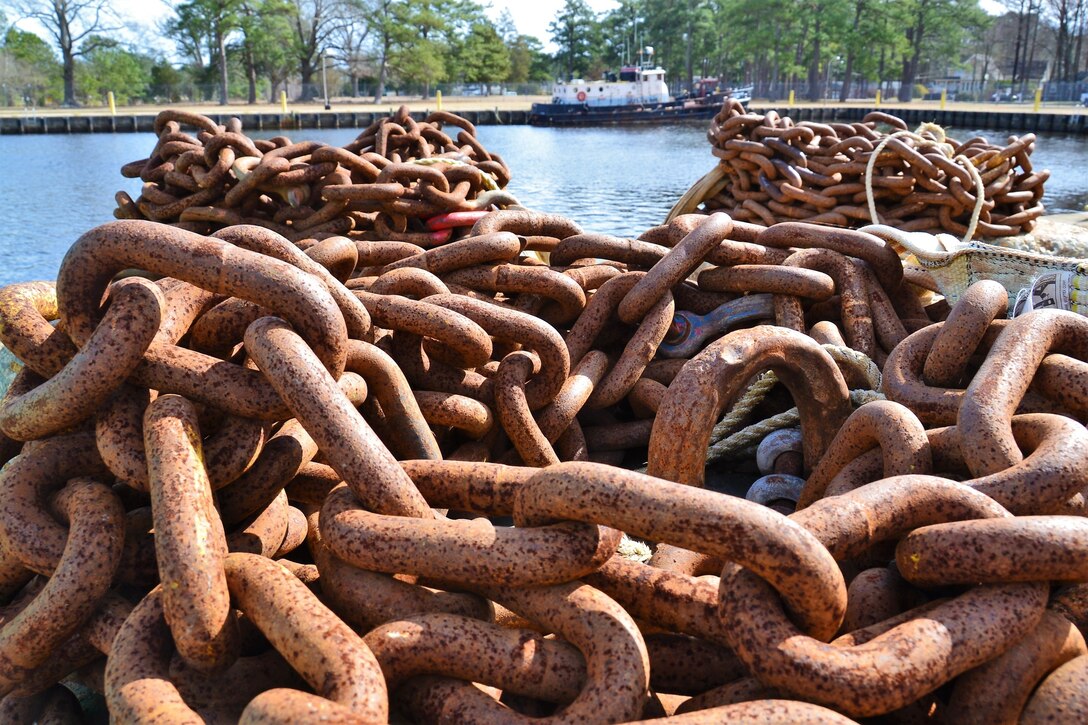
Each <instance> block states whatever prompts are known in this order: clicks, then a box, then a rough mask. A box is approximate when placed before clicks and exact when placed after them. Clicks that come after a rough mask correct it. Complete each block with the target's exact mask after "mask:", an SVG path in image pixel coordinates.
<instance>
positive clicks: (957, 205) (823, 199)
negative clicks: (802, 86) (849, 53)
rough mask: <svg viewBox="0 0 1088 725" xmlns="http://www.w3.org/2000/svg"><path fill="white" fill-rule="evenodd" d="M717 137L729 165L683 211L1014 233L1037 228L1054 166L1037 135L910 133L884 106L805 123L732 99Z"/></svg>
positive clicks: (717, 124) (712, 134) (761, 219)
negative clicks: (1037, 157)
mask: <svg viewBox="0 0 1088 725" xmlns="http://www.w3.org/2000/svg"><path fill="white" fill-rule="evenodd" d="M882 126H890V127H891V130H890V131H889V132H888V133H885V132H883V131H881V130H879V129H880V127H882ZM707 138H708V140H709V141H710V145H711V150H712V153H713V154H714V156H716V157H717V158H718V166H717V167H716V168H715V170H714V171H713V172H711V173H710V174H708V175H707V177H705V178H704V179H703V180H701V181H700V182H699V183H698V184H696V185H695V186H694V187H692V189H691V190H690V191H689V192H688V194H687V195H686V196H685V198H684V199H683V200H682V201H681V203H680V204H679V205H678V208H676V209H674V213H677V211H680V212H681V213H682V212H684V211H693V210H694V209H695V207H696V206H699V205H701V206H702V208H703V209H704V210H706V211H707V212H714V211H725V212H728V213H729V214H730V215H732V216H733V217H734V218H735V219H736V220H738V221H745V222H755V223H757V224H764V225H771V224H776V223H778V222H789V221H807V222H813V223H819V224H829V225H833V226H839V227H855V228H856V227H861V226H864V225H866V224H868V223H872V224H880V223H887V224H891V225H892V226H895V227H897V228H899V229H902V230H904V231H927V232H933V233H936V232H947V233H949V234H952V235H954V236H956V237H963V236H964V235H972V233H974V235H977V236H982V237H1007V236H1015V235H1017V234H1022V233H1026V232H1030V231H1031V230H1032V229H1033V228H1034V226H1035V220H1036V219H1037V218H1038V217H1039V216H1041V215H1042V214H1043V205H1042V198H1043V184H1044V182H1045V181H1046V180H1047V178H1048V177H1049V176H1050V173H1049V172H1048V171H1042V170H1040V171H1036V170H1035V169H1034V168H1033V167H1032V164H1031V160H1030V159H1031V152H1032V151H1033V150H1034V148H1035V134H1030V133H1029V134H1025V135H1024V136H1020V137H1017V136H1010V137H1009V138H1008V141H1007V142H1006V144H1005V145H1003V146H1002V145H1000V144H993V143H990V142H988V141H987V140H986V139H985V138H982V137H978V136H976V137H974V138H971V139H968V140H967V141H964V142H962V143H961V142H958V141H955V140H953V139H950V138H947V137H946V136H945V134H944V131H943V130H942V129H941V128H940V127H939V126H936V125H934V124H923V125H922V127H921V128H919V129H918V131H917V132H915V133H912V132H909V131H907V126H906V124H905V123H904V122H903V121H902V120H901V119H899V118H897V117H895V116H891V115H889V114H886V113H881V112H873V113H870V114H868V115H867V116H865V118H863V119H862V120H861V121H860V122H857V123H831V124H824V123H816V122H811V121H802V122H800V123H797V124H794V123H793V121H792V120H791V119H790V118H789V117H786V116H779V115H778V114H777V113H775V112H774V111H769V112H767V113H765V114H757V113H749V112H747V111H746V110H745V109H744V108H743V106H741V105H740V104H738V103H736V102H727V103H726V105H725V106H724V107H723V108H722V111H721V112H720V113H719V114H718V115H717V116H715V117H714V120H713V122H712V123H711V125H710V129H709V130H708V131H707ZM874 213H875V215H876V216H875V217H874Z"/></svg>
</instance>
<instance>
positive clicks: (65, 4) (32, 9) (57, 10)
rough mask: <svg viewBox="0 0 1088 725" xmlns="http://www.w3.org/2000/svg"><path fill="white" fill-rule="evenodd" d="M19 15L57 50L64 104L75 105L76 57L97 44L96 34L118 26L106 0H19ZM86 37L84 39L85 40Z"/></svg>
mask: <svg viewBox="0 0 1088 725" xmlns="http://www.w3.org/2000/svg"><path fill="white" fill-rule="evenodd" d="M13 7H14V8H15V10H16V12H18V13H19V14H20V16H21V18H20V19H26V20H35V21H37V22H38V23H40V24H41V25H42V27H44V28H45V30H46V32H48V33H49V36H50V38H52V40H53V42H54V43H56V46H57V48H58V49H59V50H60V57H61V64H62V66H63V68H64V105H66V106H74V105H76V80H75V79H76V58H78V57H79V56H81V55H84V54H86V53H89V52H91V51H92V50H94V49H95V48H96V47H97V43H96V42H95V36H98V35H101V34H103V33H108V32H111V31H114V30H117V29H118V27H119V26H118V25H114V23H116V22H117V16H116V15H115V14H114V12H113V8H112V3H111V2H110V1H109V0H18V2H15V3H13ZM84 41H87V42H84Z"/></svg>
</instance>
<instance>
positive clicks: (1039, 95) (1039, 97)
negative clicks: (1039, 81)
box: [1035, 88, 1043, 113]
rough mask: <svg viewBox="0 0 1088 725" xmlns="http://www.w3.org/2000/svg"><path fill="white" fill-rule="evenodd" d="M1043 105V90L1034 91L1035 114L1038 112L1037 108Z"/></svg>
mask: <svg viewBox="0 0 1088 725" xmlns="http://www.w3.org/2000/svg"><path fill="white" fill-rule="evenodd" d="M1042 105H1043V89H1042V88H1036V89H1035V112H1036V113H1038V112H1039V107H1040V106H1042Z"/></svg>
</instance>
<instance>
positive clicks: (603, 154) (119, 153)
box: [0, 123, 1088, 285]
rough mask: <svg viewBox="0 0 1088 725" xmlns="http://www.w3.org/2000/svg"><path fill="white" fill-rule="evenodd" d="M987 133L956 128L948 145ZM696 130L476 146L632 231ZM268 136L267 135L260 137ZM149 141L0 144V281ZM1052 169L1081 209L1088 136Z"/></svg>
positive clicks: (523, 189)
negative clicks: (953, 139) (952, 140)
mask: <svg viewBox="0 0 1088 725" xmlns="http://www.w3.org/2000/svg"><path fill="white" fill-rule="evenodd" d="M976 133H983V135H988V136H989V138H991V140H1001V139H1002V138H1003V137H1002V136H1001V135H1000V134H996V133H990V134H986V133H984V132H979V131H977V130H974V129H963V130H953V131H952V133H951V135H952V136H953V137H955V138H968V137H970V136H973V135H976ZM356 134H357V131H356V130H354V129H336V130H313V129H310V130H303V131H296V132H294V133H293V134H292V138H295V139H297V140H301V139H304V138H305V139H310V138H312V139H317V140H320V141H325V142H327V143H332V144H337V145H343V144H345V143H347V142H348V141H350V140H352V139H353V138H354V137H355V135H356ZM704 134H705V126H704V125H703V124H702V123H699V124H692V125H680V126H656V127H646V128H601V129H550V128H533V127H529V126H481V127H480V128H479V135H480V141H481V142H482V143H483V144H484V146H486V147H487V148H488V149H489V150H492V151H495V152H497V153H499V154H501V155H502V156H503V158H504V159H505V160H506V162H507V164H508V165H509V166H510V168H511V170H512V171H513V174H514V176H513V180H512V181H511V183H510V186H509V190H510V191H511V193H513V194H515V195H516V196H517V197H518V199H519V200H520V201H521V202H522V203H523V204H525V205H526V206H528V207H531V208H534V209H539V210H542V211H549V212H556V213H559V214H563V215H565V216H568V217H570V218H572V219H574V220H575V221H577V222H578V223H579V224H581V225H582V227H583V228H585V229H586V230H588V231H599V232H608V233H610V234H617V235H626V236H634V235H637V234H638V233H639V232H641V231H643V230H645V229H647V228H649V227H651V226H654V225H656V224H660V223H661V222H662V221H663V220H664V218H665V216H666V215H667V214H668V212H669V209H671V208H672V206H673V204H674V203H676V201H677V199H679V198H680V196H681V195H683V193H684V192H685V191H687V190H688V188H689V187H690V186H691V185H692V184H693V183H695V182H696V181H697V180H698V179H699V178H700V177H701V176H703V174H705V173H707V172H708V171H710V170H711V169H712V168H713V166H714V164H715V162H716V159H715V158H714V157H713V156H712V155H711V154H710V146H709V144H708V143H707V141H706V136H705V135H704ZM264 135H266V136H270V135H273V134H271V133H266V134H264ZM154 143H155V137H154V136H153V135H152V134H88V135H80V134H77V135H55V136H54V135H42V136H3V137H0V259H2V260H3V261H2V263H0V285H3V284H8V283H11V282H17V281H23V280H31V279H54V278H55V277H56V273H57V268H58V267H59V265H60V261H61V258H62V257H63V256H64V253H65V252H66V251H67V249H68V247H69V246H70V245H71V244H72V242H74V241H75V240H76V239H77V238H78V237H79V235H80V234H82V233H83V232H85V231H86V230H88V229H90V228H91V227H93V226H96V225H98V224H101V223H103V222H106V221H109V220H110V219H112V218H113V209H114V201H113V195H114V193H115V192H116V191H118V190H121V189H123V190H125V191H128V192H129V193H130V194H131V195H132V196H133V198H135V197H136V195H137V194H138V193H139V189H140V181H139V180H138V179H125V178H122V177H121V175H120V172H119V169H120V167H121V165H122V164H123V163H125V162H128V161H132V160H135V159H139V158H143V157H145V156H146V155H147V154H148V153H149V152H150V151H151V148H152V147H153V145H154ZM1032 163H1033V164H1034V166H1035V167H1036V168H1040V169H1043V168H1049V169H1050V170H1051V172H1052V175H1051V178H1050V181H1048V182H1047V185H1046V197H1045V199H1044V202H1045V203H1046V206H1047V209H1048V210H1049V211H1051V212H1061V211H1082V210H1084V209H1085V207H1086V205H1088V184H1085V183H1084V181H1083V178H1084V177H1083V176H1082V175H1081V169H1083V168H1085V167H1088V140H1086V139H1084V138H1083V137H1076V136H1043V137H1042V138H1040V140H1039V143H1038V144H1037V146H1036V150H1035V152H1034V154H1033V155H1032Z"/></svg>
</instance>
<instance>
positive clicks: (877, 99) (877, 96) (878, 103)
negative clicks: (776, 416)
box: [876, 88, 880, 106]
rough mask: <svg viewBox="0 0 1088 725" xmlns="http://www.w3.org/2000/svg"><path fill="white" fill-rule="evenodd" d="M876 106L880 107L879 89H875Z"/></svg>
mask: <svg viewBox="0 0 1088 725" xmlns="http://www.w3.org/2000/svg"><path fill="white" fill-rule="evenodd" d="M876 105H877V106H880V89H879V88H877V89H876Z"/></svg>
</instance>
